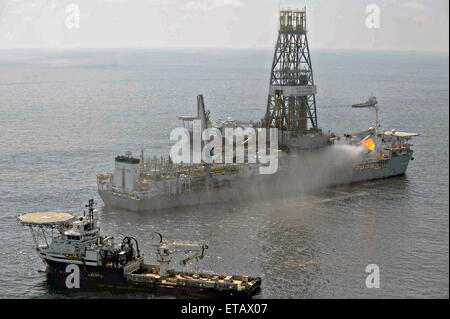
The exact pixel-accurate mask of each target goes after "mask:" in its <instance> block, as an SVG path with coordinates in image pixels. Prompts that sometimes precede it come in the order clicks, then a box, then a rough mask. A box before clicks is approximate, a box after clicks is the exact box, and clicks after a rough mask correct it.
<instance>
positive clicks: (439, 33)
mask: <svg viewBox="0 0 450 319" xmlns="http://www.w3.org/2000/svg"><path fill="white" fill-rule="evenodd" d="M305 4H306V7H307V14H308V28H309V42H310V45H311V46H312V47H313V48H333V49H336V48H337V49H351V48H358V49H382V50H385V49H387V50H440V51H448V46H449V45H448V36H449V23H448V10H449V2H448V0H414V1H409V0H297V1H293V0H0V48H23V47H25V48H30V47H32V48H36V47H39V48H41V47H44V48H53V47H56V48H79V47H82V48H85V47H226V48H272V47H273V46H274V43H275V40H276V33H277V30H278V9H279V7H280V6H281V7H283V8H286V7H289V8H302V7H303V6H305ZM370 4H375V5H377V6H378V7H379V10H380V15H379V17H380V20H379V21H380V25H379V28H372V29H369V28H367V27H366V24H365V21H366V17H367V16H368V15H369V13H366V7H367V6H368V5H370ZM73 5H75V6H73ZM74 8H75V9H74ZM77 9H79V25H78V24H77V20H76V11H77ZM66 10H68V12H66ZM67 25H69V27H68V26H67Z"/></svg>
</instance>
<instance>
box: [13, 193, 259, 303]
mask: <svg viewBox="0 0 450 319" xmlns="http://www.w3.org/2000/svg"><path fill="white" fill-rule="evenodd" d="M86 207H87V208H88V212H87V214H86V213H85V214H84V215H83V216H74V215H72V214H69V213H58V212H37V213H27V214H24V215H21V216H18V217H17V218H18V222H19V224H20V225H23V226H28V227H29V228H30V230H31V232H32V235H33V239H34V241H35V244H36V251H37V252H38V254H39V257H40V258H41V259H42V261H43V262H44V263H45V264H46V266H47V267H46V273H47V276H48V279H49V282H50V283H51V284H52V285H54V286H56V287H59V288H62V289H71V290H82V291H89V290H94V291H95V292H100V291H108V292H111V291H113V292H120V291H123V292H129V291H136V292H143V293H146V292H149V293H155V294H160V295H175V296H180V297H194V298H211V297H213V298H227V297H242V298H251V297H252V296H254V295H255V294H257V293H258V291H259V290H260V287H261V279H260V278H259V277H255V278H254V277H248V276H242V275H220V274H214V273H202V272H199V270H198V262H199V260H201V259H202V258H203V256H204V254H205V250H206V249H207V248H208V246H207V245H206V244H204V243H180V242H166V241H163V237H162V235H161V234H159V233H155V234H154V235H155V236H153V237H152V239H153V244H152V245H153V248H154V251H155V255H156V260H157V264H146V263H144V256H143V254H142V253H141V252H140V250H139V245H138V241H137V240H136V238H134V237H131V236H126V237H124V238H123V239H122V241H121V243H120V245H117V244H115V243H114V238H113V237H111V236H106V235H104V234H103V233H102V232H101V230H100V227H99V225H98V222H97V217H96V211H94V201H93V200H89V204H88V205H86ZM177 254H185V258H183V259H182V260H181V261H180V264H181V265H186V264H187V263H189V262H190V261H192V260H193V261H195V262H196V267H195V268H196V270H195V272H192V273H189V272H180V271H175V270H174V269H172V267H171V262H172V259H173V258H174V257H175V255H177Z"/></svg>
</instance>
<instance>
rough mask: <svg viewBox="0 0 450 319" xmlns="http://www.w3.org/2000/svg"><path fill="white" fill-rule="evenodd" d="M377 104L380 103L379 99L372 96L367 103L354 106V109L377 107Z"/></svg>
mask: <svg viewBox="0 0 450 319" xmlns="http://www.w3.org/2000/svg"><path fill="white" fill-rule="evenodd" d="M377 103H378V101H377V98H376V97H375V96H371V97H369V99H368V100H367V101H366V102H364V103H357V104H353V105H352V107H370V106H376V105H377Z"/></svg>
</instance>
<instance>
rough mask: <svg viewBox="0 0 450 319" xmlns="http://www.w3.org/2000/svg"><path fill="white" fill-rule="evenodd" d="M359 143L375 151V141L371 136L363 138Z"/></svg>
mask: <svg viewBox="0 0 450 319" xmlns="http://www.w3.org/2000/svg"><path fill="white" fill-rule="evenodd" d="M359 144H361V145H364V146H365V147H367V148H368V149H369V150H371V151H373V150H374V149H375V142H374V141H373V139H371V138H369V139H367V140H362V141H361V142H359Z"/></svg>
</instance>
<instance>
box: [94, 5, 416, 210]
mask: <svg viewBox="0 0 450 319" xmlns="http://www.w3.org/2000/svg"><path fill="white" fill-rule="evenodd" d="M279 23H280V24H279V32H278V37H277V42H276V46H275V53H274V57H273V62H272V68H271V75H270V83H269V94H268V99H267V108H266V112H265V115H264V117H263V118H262V119H261V120H260V121H255V122H254V121H238V120H232V119H228V120H226V121H216V122H212V121H211V119H210V116H211V115H210V112H209V111H208V112H206V110H205V104H204V99H203V96H202V95H199V96H198V97H197V114H196V115H194V116H179V119H180V120H181V121H182V122H183V126H184V127H185V128H187V129H188V130H189V132H190V134H191V135H192V134H193V131H194V130H195V126H196V125H197V126H200V128H201V129H202V130H205V129H209V128H214V129H218V130H219V131H220V132H221V133H222V136H224V135H226V134H224V132H225V130H226V129H227V128H228V129H229V128H231V129H234V130H235V134H234V138H235V140H236V141H234V140H233V138H231V141H230V140H226V139H224V144H227V143H228V144H229V143H231V144H233V145H234V146H236V143H238V142H237V141H238V138H240V140H241V141H244V142H246V144H247V147H248V145H249V140H250V138H249V137H248V135H249V134H247V133H248V130H249V129H254V130H255V131H256V132H258V129H260V128H264V129H268V130H270V129H276V134H277V136H276V142H277V143H275V144H276V145H275V146H276V152H275V153H276V154H275V155H276V156H277V161H278V169H277V170H276V172H275V173H274V174H272V175H264V174H260V173H259V172H260V170H259V169H260V168H261V166H264V164H262V163H261V162H260V161H253V162H252V161H250V160H249V159H250V158H251V157H250V156H247V161H246V162H245V163H238V162H232V163H226V162H225V163H205V162H201V163H191V162H189V163H186V162H185V163H174V162H173V161H172V160H171V158H170V157H153V158H145V157H144V153H143V151H142V152H141V156H140V157H134V156H133V155H132V153H131V152H127V153H126V154H125V155H118V156H116V157H115V167H114V171H113V172H110V173H103V174H98V175H97V185H98V192H99V195H100V197H101V198H102V200H103V202H104V203H105V206H107V207H117V208H121V209H126V210H132V211H148V210H154V209H163V208H171V207H177V206H186V205H198V204H205V203H211V202H218V201H230V200H235V199H237V198H242V197H245V198H251V197H253V196H261V195H263V196H264V194H267V193H270V194H274V193H277V192H280V191H282V192H284V191H296V187H297V184H303V185H304V184H307V183H309V181H312V182H311V183H310V184H311V185H315V186H320V187H327V186H333V185H340V184H346V183H358V182H364V181H371V180H375V179H381V178H387V177H392V176H398V175H403V174H404V173H405V172H406V170H407V167H408V164H409V162H410V160H411V159H413V150H412V148H411V147H412V144H410V139H411V138H412V137H414V136H417V135H418V134H415V133H406V132H399V131H396V130H384V129H382V128H381V126H380V123H379V120H378V111H379V106H378V105H377V101H376V99H375V98H371V99H369V101H368V102H369V103H368V104H367V105H365V106H367V107H370V108H372V109H374V110H375V112H376V119H375V123H374V125H373V126H372V127H370V128H369V129H367V130H364V131H360V132H354V133H345V134H341V135H336V134H333V133H324V132H323V131H322V130H321V129H320V128H319V125H318V117H317V110H316V98H315V96H316V93H317V87H316V85H315V84H314V77H313V68H312V62H311V56H310V53H309V44H308V38H307V26H306V9H302V10H281V11H280V18H279ZM246 132H247V133H246ZM270 144H272V141H271V142H270ZM270 147H274V146H273V145H272V146H270ZM266 151H267V145H266V144H264V145H257V152H256V157H257V158H258V159H259V157H260V156H261V154H262V153H265V152H266ZM346 151H348V152H347V153H345V152H346ZM336 153H339V156H338V157H339V161H338V160H337V159H336V161H332V159H333V158H334V157H336ZM247 154H249V153H247ZM314 154H316V155H314ZM234 156H236V154H234ZM345 156H347V158H345ZM324 159H325V160H324ZM330 159H331V160H330ZM341 162H343V163H341ZM318 163H323V165H322V166H318ZM319 175H320V178H317V176H319ZM294 179H296V180H297V181H303V182H302V183H297V184H295V183H294V182H293V180H294ZM319 180H320V183H319V182H317V181H319Z"/></svg>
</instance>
